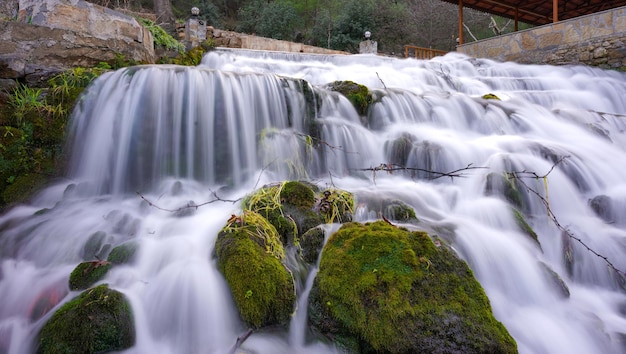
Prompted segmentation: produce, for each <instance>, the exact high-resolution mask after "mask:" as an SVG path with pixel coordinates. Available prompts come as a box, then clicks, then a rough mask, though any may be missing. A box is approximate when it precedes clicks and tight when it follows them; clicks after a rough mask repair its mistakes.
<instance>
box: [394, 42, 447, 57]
mask: <svg viewBox="0 0 626 354" xmlns="http://www.w3.org/2000/svg"><path fill="white" fill-rule="evenodd" d="M446 53H447V52H446V51H445V50H437V49H431V48H422V47H416V46H414V45H405V46H404V57H405V58H416V59H432V58H434V57H437V56H440V55H444V54H446Z"/></svg>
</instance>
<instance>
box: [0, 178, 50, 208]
mask: <svg viewBox="0 0 626 354" xmlns="http://www.w3.org/2000/svg"><path fill="white" fill-rule="evenodd" d="M47 181H48V178H47V177H46V176H44V175H41V174H37V173H29V174H25V175H21V176H18V177H17V178H15V180H13V183H12V184H9V185H8V186H6V187H5V189H4V191H3V192H2V200H4V201H5V202H6V203H21V202H25V201H26V200H27V199H28V198H29V197H30V196H31V195H32V194H33V192H34V191H35V190H37V189H39V188H41V187H42V186H44V185H45V184H46V182H47Z"/></svg>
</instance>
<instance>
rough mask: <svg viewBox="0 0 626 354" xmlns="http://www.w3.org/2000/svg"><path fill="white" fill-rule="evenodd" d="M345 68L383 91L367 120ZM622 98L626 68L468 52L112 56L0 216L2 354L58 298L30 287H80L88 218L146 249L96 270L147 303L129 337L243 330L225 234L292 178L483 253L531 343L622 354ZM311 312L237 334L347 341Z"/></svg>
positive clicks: (488, 279)
mask: <svg viewBox="0 0 626 354" xmlns="http://www.w3.org/2000/svg"><path fill="white" fill-rule="evenodd" d="M336 80H350V81H353V82H356V83H358V84H362V85H366V86H367V87H368V88H369V89H370V92H371V93H372V98H373V101H372V104H371V105H370V108H369V111H368V112H367V115H365V116H360V115H359V114H358V113H357V111H356V110H355V109H354V108H353V107H352V105H351V103H350V101H349V100H348V99H347V98H346V97H344V96H343V95H341V94H339V93H337V92H333V91H331V90H329V88H328V86H327V84H329V83H332V82H333V81H336ZM486 94H492V95H495V96H496V97H497V99H487V98H483V95H486ZM625 94H626V74H624V73H621V72H618V71H609V70H600V69H597V68H590V67H584V66H563V67H555V66H541V65H518V64H514V63H497V62H493V61H489V60H484V59H474V58H469V57H466V56H463V55H460V54H456V53H450V54H448V55H446V56H444V57H437V58H434V59H432V60H429V61H420V60H414V59H395V58H386V57H376V56H370V55H354V56H320V55H303V54H302V55H300V54H283V53H271V52H256V51H234V50H217V51H213V52H210V53H209V54H207V55H206V56H205V57H204V59H203V62H202V64H201V65H199V66H198V67H180V66H168V65H158V66H157V65H147V66H136V67H131V68H125V69H120V70H117V71H114V72H110V73H107V74H105V75H103V76H101V77H100V78H98V79H97V80H96V81H95V82H94V83H93V84H92V85H91V86H90V87H89V88H88V89H87V90H86V92H85V93H84V94H83V96H82V97H81V99H80V102H79V104H78V105H77V107H76V109H75V111H74V113H73V118H72V121H71V126H70V127H69V137H68V153H69V157H70V161H69V171H68V174H67V176H66V178H65V179H64V180H62V181H58V182H56V183H55V184H53V185H50V186H48V187H47V188H46V189H44V190H42V191H40V192H39V193H38V194H37V195H36V196H35V197H34V198H33V199H32V200H31V201H30V202H29V203H26V204H22V205H18V206H15V207H13V208H12V209H10V210H9V211H7V212H6V213H5V214H4V215H2V216H0V298H1V299H2V301H1V302H0V353H10V354H21V353H28V352H32V351H33V350H34V346H33V343H34V338H35V337H36V334H37V333H38V331H39V329H40V328H41V327H42V326H43V324H44V323H45V322H46V320H48V319H49V318H50V316H51V315H52V313H53V312H54V311H40V310H35V304H37V303H38V301H40V300H41V299H42V298H47V299H49V300H50V302H51V304H50V307H52V306H54V307H53V308H52V310H55V309H57V308H58V307H60V306H61V305H62V304H63V303H66V302H67V301H69V300H70V299H72V298H73V297H75V296H76V295H77V294H78V292H76V291H69V290H68V287H67V282H68V278H69V274H70V273H71V271H72V270H73V269H74V267H75V266H76V265H77V264H78V263H80V262H81V261H83V260H84V253H85V247H86V244H87V242H88V240H89V238H90V237H91V236H93V235H95V234H98V235H103V236H102V237H104V240H106V243H107V244H109V245H112V246H115V245H118V244H122V243H125V242H135V243H137V244H139V248H138V250H139V251H138V255H137V259H136V261H135V262H134V263H133V264H132V265H124V266H121V267H116V268H113V269H112V270H111V271H110V272H109V273H108V274H107V275H106V277H105V279H103V280H102V282H104V283H107V284H109V286H110V287H111V288H113V289H115V290H118V291H120V292H122V293H123V294H124V295H125V296H126V297H127V298H128V299H129V301H130V304H131V306H132V309H133V314H134V318H135V323H136V332H137V333H136V337H137V339H136V344H135V346H133V347H132V348H130V349H128V350H126V351H124V353H132V354H135V353H136V354H140V353H165V354H167V353H229V352H230V351H231V350H232V348H233V346H234V345H235V343H237V340H238V338H239V337H240V336H241V335H242V334H243V333H245V332H246V330H247V329H246V328H245V326H244V324H243V323H242V321H241V320H240V319H239V317H238V314H237V310H236V308H235V305H234V302H233V300H232V298H231V295H230V292H229V289H228V285H227V283H226V282H225V280H224V279H223V277H222V276H221V274H220V273H219V270H218V268H217V265H216V262H215V260H214V258H213V256H212V254H213V248H214V243H215V240H216V237H217V234H218V232H219V231H220V229H221V228H222V227H223V226H224V225H225V223H226V221H227V220H228V219H229V217H230V216H231V215H232V214H238V213H240V211H241V208H240V203H239V201H240V200H241V199H240V198H242V197H243V196H245V195H246V194H247V193H250V192H252V191H253V190H254V189H256V188H259V187H260V186H262V185H264V184H267V183H272V182H277V181H283V180H287V179H305V180H309V181H312V182H313V183H315V184H318V185H320V186H330V185H333V186H337V187H339V188H342V189H345V190H348V191H350V192H352V193H354V194H355V196H356V200H357V203H359V204H358V205H357V212H356V213H355V218H356V220H357V221H368V220H372V219H375V218H376V217H377V216H376V213H375V212H373V211H371V210H369V209H368V206H367V204H366V203H365V202H363V201H365V200H368V199H369V200H371V199H397V200H401V201H403V202H404V203H406V204H408V205H409V206H411V207H412V208H413V209H414V210H415V212H416V215H417V218H418V219H419V223H418V224H417V227H419V228H422V229H424V230H426V231H428V232H429V233H430V234H431V235H438V236H439V237H441V238H442V239H445V240H446V241H447V242H449V243H450V244H451V245H452V247H453V248H454V249H455V250H456V251H457V253H458V255H459V256H460V257H461V258H462V259H464V260H465V261H466V262H467V263H468V264H469V266H470V268H471V269H472V270H473V272H474V274H475V276H476V278H477V279H478V280H479V282H480V283H481V285H482V286H483V287H484V289H485V292H486V293H487V295H488V297H489V300H490V302H491V305H492V307H493V312H494V315H495V317H496V318H497V319H498V320H499V321H501V322H502V323H503V324H504V325H505V326H506V328H507V329H508V330H509V332H510V333H511V335H512V336H513V337H514V339H515V340H516V341H517V344H518V349H519V351H520V353H528V354H534V353H550V354H553V353H621V352H624V351H626V339H625V338H626V330H625V328H626V295H625V292H624V287H625V286H626V283H625V282H624V278H623V277H620V276H619V275H618V274H617V273H616V272H615V269H617V270H620V271H625V270H626V257H624V254H625V252H626V215H625V214H624V213H623V209H624V207H625V206H626V180H625V179H624V176H626V163H623V162H626V133H625V132H626V101H624V100H623V96H624V95H625ZM185 206H196V207H192V208H187V209H179V208H181V207H185ZM172 211H175V212H172ZM520 215H521V216H523V219H524V222H525V223H527V226H528V227H529V228H532V230H533V231H534V233H535V235H536V240H535V239H533V238H532V237H531V236H530V235H528V234H529V232H525V230H524V227H520ZM594 252H595V253H597V254H598V255H599V256H598V255H596V254H594ZM612 267H613V268H615V269H613V268H612ZM305 279H306V277H305ZM304 285H305V286H304V289H305V290H304V291H299V293H300V294H305V295H306V294H307V293H308V291H307V290H306V289H307V285H306V284H304ZM308 286H310V283H309V285H308ZM298 302H299V304H300V305H299V306H298V307H302V304H306V298H301V299H300V300H299V301H298ZM47 310H50V309H47ZM300 310H302V309H298V310H297V312H296V315H295V316H296V317H295V318H294V320H293V321H292V322H293V324H292V328H291V334H290V333H289V331H290V330H289V329H284V330H282V331H281V330H275V331H264V332H259V333H254V334H252V335H251V336H250V338H248V339H247V340H245V341H244V342H243V343H241V346H240V347H239V348H238V350H240V351H242V352H245V353H292V352H298V353H335V352H337V349H336V348H334V346H333V345H332V344H329V343H325V342H322V341H319V340H317V339H315V337H314V336H313V335H309V334H310V333H308V332H307V329H306V328H305V327H306V322H305V319H304V320H303V319H302V318H300V317H297V316H298V315H299V314H300V315H301V314H302V312H298V311H300Z"/></svg>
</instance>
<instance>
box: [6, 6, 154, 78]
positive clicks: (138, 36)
mask: <svg viewBox="0 0 626 354" xmlns="http://www.w3.org/2000/svg"><path fill="white" fill-rule="evenodd" d="M16 3H17V2H16ZM2 11H4V10H2ZM0 41H2V45H1V46H0V78H4V79H16V78H26V80H27V81H37V80H40V79H41V80H44V79H46V78H47V77H48V76H50V75H53V74H54V73H56V72H59V71H62V70H65V69H68V68H72V67H77V66H93V65H96V64H98V63H99V62H103V61H109V60H113V59H114V58H115V57H116V55H122V56H124V57H125V58H126V59H128V60H134V61H137V62H144V63H153V62H154V61H155V55H154V47H153V44H152V36H151V35H150V33H149V32H148V30H146V29H145V28H144V27H143V26H141V25H139V23H137V21H136V20H135V19H134V18H132V17H130V16H128V15H125V14H122V13H119V12H116V11H113V10H110V9H107V8H104V7H101V6H97V5H94V4H91V3H87V2H86V1H84V0H21V1H20V2H19V11H18V13H17V20H16V21H0ZM29 76H31V77H30V78H29Z"/></svg>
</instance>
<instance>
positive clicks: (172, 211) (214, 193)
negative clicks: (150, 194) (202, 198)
mask: <svg viewBox="0 0 626 354" xmlns="http://www.w3.org/2000/svg"><path fill="white" fill-rule="evenodd" d="M209 190H210V189H209ZM210 191H211V194H213V196H214V197H215V199H213V200H209V201H207V202H204V203H201V204H187V205H185V206H183V207H180V208H178V209H167V208H163V207H160V206H158V205H157V204H155V203H154V202H152V201H150V200H149V199H148V198H146V197H145V196H144V195H143V194H141V193H140V192H136V193H137V195H138V196H139V197H140V198H141V199H143V200H144V201H145V202H146V203H148V205H149V206H151V207H153V208H155V209H159V210H162V211H167V212H170V213H175V212H178V211H181V210H184V209H190V208H195V209H198V208H199V207H201V206H204V205H207V204H212V203H215V202H224V203H233V204H235V203H237V202H238V201H240V200H241V198H237V199H222V198H220V197H219V196H218V195H217V193H216V192H214V191H212V190H210Z"/></svg>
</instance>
